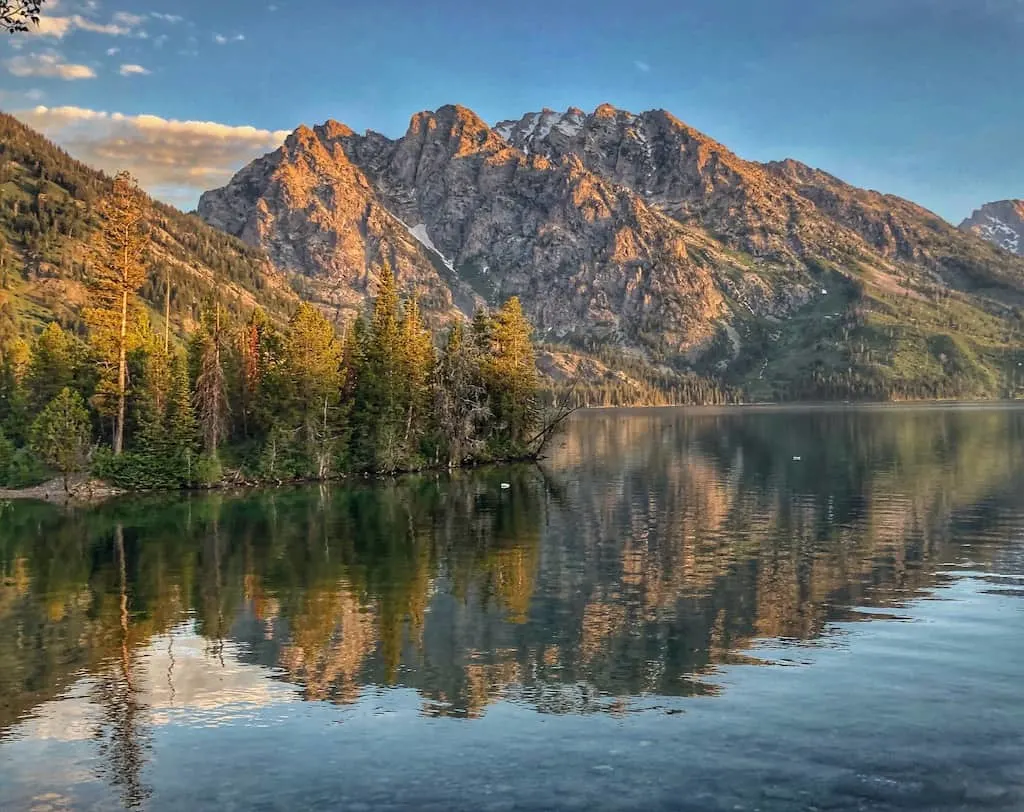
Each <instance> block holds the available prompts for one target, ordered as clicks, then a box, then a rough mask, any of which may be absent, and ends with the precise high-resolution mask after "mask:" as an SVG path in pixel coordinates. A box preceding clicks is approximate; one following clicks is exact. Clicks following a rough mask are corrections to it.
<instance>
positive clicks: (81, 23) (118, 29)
mask: <svg viewBox="0 0 1024 812" xmlns="http://www.w3.org/2000/svg"><path fill="white" fill-rule="evenodd" d="M125 16H127V17H130V18H132V19H136V16H135V15H133V14H129V15H125ZM118 17H119V15H116V14H115V15H114V21H113V22H110V23H98V22H95V21H94V20H90V19H89V18H88V17H83V16H82V15H81V14H72V15H71V16H69V17H48V16H45V15H44V16H42V17H40V18H39V25H37V26H33V27H32V29H31V32H30V33H32V34H34V35H36V36H39V37H52V38H54V39H63V38H64V37H65V36H66V35H67V34H69V33H71V32H72V31H74V30H79V31H89V32H91V33H93V34H107V35H109V36H113V37H124V36H128V35H129V34H131V33H132V25H131V24H130V23H127V22H126V21H125V20H119V19H118Z"/></svg>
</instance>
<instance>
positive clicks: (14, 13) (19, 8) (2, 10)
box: [0, 0, 45, 34]
mask: <svg viewBox="0 0 1024 812" xmlns="http://www.w3.org/2000/svg"><path fill="white" fill-rule="evenodd" d="M44 2H45V0H0V28H2V29H4V30H5V31H7V33H8V34H18V33H23V32H26V31H28V30H29V25H39V13H40V9H41V7H42V5H43V3H44Z"/></svg>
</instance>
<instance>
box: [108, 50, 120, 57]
mask: <svg viewBox="0 0 1024 812" xmlns="http://www.w3.org/2000/svg"><path fill="white" fill-rule="evenodd" d="M119 53H121V49H120V48H107V56H116V55H117V54H119Z"/></svg>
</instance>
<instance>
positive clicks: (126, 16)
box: [114, 11, 146, 28]
mask: <svg viewBox="0 0 1024 812" xmlns="http://www.w3.org/2000/svg"><path fill="white" fill-rule="evenodd" d="M145 21H146V18H145V16H144V15H142V14H130V13H129V12H127V11H119V12H117V13H116V14H115V15H114V22H115V23H121V24H123V25H126V26H128V27H129V28H135V27H136V26H139V25H142V24H143V23H144V22H145Z"/></svg>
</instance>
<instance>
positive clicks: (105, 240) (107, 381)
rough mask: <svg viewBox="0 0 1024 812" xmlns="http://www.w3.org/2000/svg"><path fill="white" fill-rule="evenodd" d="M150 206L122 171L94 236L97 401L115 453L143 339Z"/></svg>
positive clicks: (89, 312) (89, 316)
mask: <svg viewBox="0 0 1024 812" xmlns="http://www.w3.org/2000/svg"><path fill="white" fill-rule="evenodd" d="M145 216H146V212H145V205H144V201H143V197H142V193H141V192H140V191H139V188H138V186H137V184H136V183H135V179H134V178H132V176H131V175H129V174H128V173H127V172H119V173H118V174H117V175H116V176H115V178H114V182H113V187H112V189H111V191H110V193H109V194H108V195H107V196H106V197H105V198H104V199H103V201H102V202H101V204H100V220H101V227H100V229H99V230H98V231H97V232H96V236H95V238H94V241H93V245H92V248H93V261H92V267H91V269H90V276H89V283H90V292H91V301H90V306H89V307H88V308H87V309H86V312H85V316H86V321H87V322H88V324H89V327H90V333H91V337H92V343H93V347H94V349H95V351H96V355H97V361H98V363H99V367H100V372H101V377H100V383H99V386H98V392H97V395H98V399H97V403H98V405H99V406H100V408H101V411H105V412H107V413H109V414H111V415H112V416H113V419H114V439H113V445H114V455H115V456H117V455H119V454H121V452H122V451H123V450H124V437H125V419H126V412H127V402H128V353H129V351H130V350H131V349H132V347H133V346H135V345H136V344H137V342H138V337H137V335H133V331H132V330H131V324H132V316H133V311H134V309H135V308H136V306H137V294H138V290H139V288H140V287H142V284H143V282H145V280H146V271H145V268H144V266H143V258H144V256H145V252H146V249H147V242H148V238H147V235H146V233H145Z"/></svg>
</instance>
